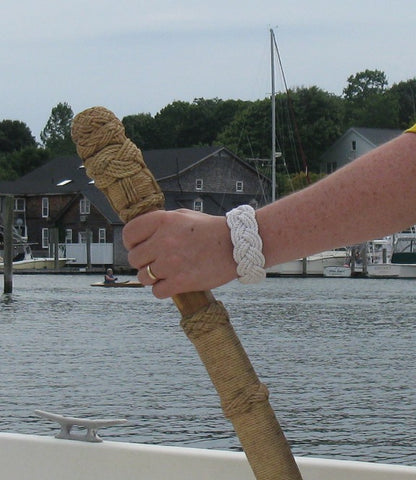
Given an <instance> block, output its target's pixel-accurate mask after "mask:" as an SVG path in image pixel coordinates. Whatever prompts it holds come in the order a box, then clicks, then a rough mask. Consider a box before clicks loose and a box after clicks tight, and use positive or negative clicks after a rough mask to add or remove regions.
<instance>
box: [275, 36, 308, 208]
mask: <svg viewBox="0 0 416 480" xmlns="http://www.w3.org/2000/svg"><path fill="white" fill-rule="evenodd" d="M275 55H276V57H277V61H278V64H279V70H280V73H281V76H282V81H283V86H284V89H285V94H286V99H287V104H288V109H289V115H290V121H291V122H292V124H293V129H294V133H295V136H296V140H297V142H296V143H297V146H298V148H299V152H300V155H301V158H302V165H303V169H304V171H305V175H306V180H307V183H308V184H310V177H309V171H308V166H307V161H306V155H305V152H304V150H303V147H302V143H301V141H300V134H299V129H298V125H297V122H296V118H295V114H294V109H293V103H292V98H291V96H290V90H289V88H288V86H287V82H286V76H285V73H284V70H283V65H282V59H281V57H280V52H279V48H278V45H277V41H276V36H275V34H274V30H273V29H272V28H271V29H270V66H271V89H272V93H271V103H272V138H271V142H272V145H271V147H272V154H271V165H272V201H275V200H276V160H277V158H282V160H283V162H284V166H285V168H286V170H287V166H286V162H285V159H284V155H283V152H282V151H277V150H276V81H275V78H276V75H275ZM294 151H296V148H295V149H294ZM289 178H290V177H289ZM292 189H293V186H292Z"/></svg>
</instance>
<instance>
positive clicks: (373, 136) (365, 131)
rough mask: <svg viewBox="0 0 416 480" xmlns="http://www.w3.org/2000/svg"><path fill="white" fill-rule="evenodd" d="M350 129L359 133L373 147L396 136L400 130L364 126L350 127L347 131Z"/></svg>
mask: <svg viewBox="0 0 416 480" xmlns="http://www.w3.org/2000/svg"><path fill="white" fill-rule="evenodd" d="M350 130H354V131H355V132H356V133H357V134H358V135H361V136H362V137H364V138H365V139H366V140H368V141H369V142H370V143H372V144H373V145H374V146H375V147H378V146H379V145H382V144H383V143H386V142H389V141H390V140H393V138H396V137H398V136H399V135H400V134H401V133H403V131H402V130H397V129H392V128H366V127H352V128H351V129H349V130H347V133H348V132H349V131H350Z"/></svg>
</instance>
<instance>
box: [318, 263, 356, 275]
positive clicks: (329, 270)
mask: <svg viewBox="0 0 416 480" xmlns="http://www.w3.org/2000/svg"><path fill="white" fill-rule="evenodd" d="M324 277H329V278H348V277H351V267H347V266H345V265H329V266H327V267H324Z"/></svg>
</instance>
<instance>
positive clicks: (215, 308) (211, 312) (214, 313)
mask: <svg viewBox="0 0 416 480" xmlns="http://www.w3.org/2000/svg"><path fill="white" fill-rule="evenodd" d="M229 321H230V319H229V316H228V312H227V310H226V309H225V307H224V305H223V304H222V302H219V301H215V302H212V303H210V304H208V305H206V306H204V307H203V308H201V309H200V310H198V311H197V312H196V313H194V314H193V315H188V316H184V317H182V320H181V327H182V328H183V330H184V332H185V333H186V335H187V337H188V338H189V339H190V340H192V339H196V338H199V337H200V336H202V335H204V334H206V333H209V332H211V331H212V330H214V329H215V328H217V327H218V326H220V325H224V324H227V323H229Z"/></svg>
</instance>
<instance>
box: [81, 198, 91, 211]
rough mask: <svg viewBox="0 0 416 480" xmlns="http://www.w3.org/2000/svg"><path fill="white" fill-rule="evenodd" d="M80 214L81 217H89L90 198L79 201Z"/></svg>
mask: <svg viewBox="0 0 416 480" xmlns="http://www.w3.org/2000/svg"><path fill="white" fill-rule="evenodd" d="M79 213H80V214H81V215H88V214H89V213H90V201H89V200H88V198H85V197H84V198H81V200H80V201H79Z"/></svg>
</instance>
